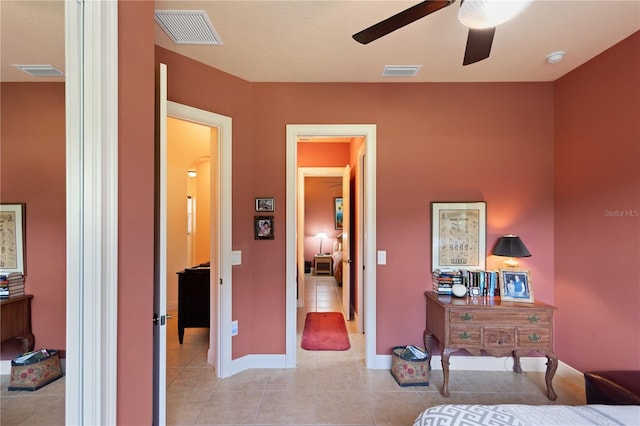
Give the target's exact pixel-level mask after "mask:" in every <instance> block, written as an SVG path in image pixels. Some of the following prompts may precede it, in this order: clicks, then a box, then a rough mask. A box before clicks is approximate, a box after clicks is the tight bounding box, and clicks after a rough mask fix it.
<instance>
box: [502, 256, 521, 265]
mask: <svg viewBox="0 0 640 426" xmlns="http://www.w3.org/2000/svg"><path fill="white" fill-rule="evenodd" d="M502 264H503V265H504V266H506V267H507V268H517V267H518V265H519V264H520V263H519V262H518V261H517V260H515V259H514V258H512V257H510V258H509V259H507V260H505V261H504V262H502Z"/></svg>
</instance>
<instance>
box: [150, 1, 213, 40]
mask: <svg viewBox="0 0 640 426" xmlns="http://www.w3.org/2000/svg"><path fill="white" fill-rule="evenodd" d="M155 19H156V22H157V23H158V25H160V27H161V28H162V29H163V30H164V32H165V33H167V35H168V36H169V37H170V38H171V40H173V42H174V43H176V44H195V45H199V46H221V45H222V40H221V39H220V36H218V33H216V30H215V28H213V24H212V23H211V21H210V20H209V17H208V16H207V13H206V12H205V11H204V10H156V12H155Z"/></svg>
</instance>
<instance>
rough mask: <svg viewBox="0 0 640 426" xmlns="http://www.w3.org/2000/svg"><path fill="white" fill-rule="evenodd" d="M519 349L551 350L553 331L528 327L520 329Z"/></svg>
mask: <svg viewBox="0 0 640 426" xmlns="http://www.w3.org/2000/svg"><path fill="white" fill-rule="evenodd" d="M518 347H521V348H528V347H530V348H551V329H548V328H527V327H523V328H519V329H518Z"/></svg>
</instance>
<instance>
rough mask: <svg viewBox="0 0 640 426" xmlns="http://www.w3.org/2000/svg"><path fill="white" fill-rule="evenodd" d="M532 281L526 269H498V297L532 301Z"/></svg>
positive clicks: (515, 300)
mask: <svg viewBox="0 0 640 426" xmlns="http://www.w3.org/2000/svg"><path fill="white" fill-rule="evenodd" d="M532 284H533V283H532V282H531V272H530V271H529V270H528V269H519V268H515V269H506V268H501V269H500V299H502V300H510V301H514V302H528V303H533V301H534V299H533V285H532Z"/></svg>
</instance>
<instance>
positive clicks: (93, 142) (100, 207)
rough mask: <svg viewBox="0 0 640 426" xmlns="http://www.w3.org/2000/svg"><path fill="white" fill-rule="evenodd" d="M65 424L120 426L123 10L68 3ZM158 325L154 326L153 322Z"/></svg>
mask: <svg viewBox="0 0 640 426" xmlns="http://www.w3.org/2000/svg"><path fill="white" fill-rule="evenodd" d="M65 70H66V76H65V116H66V150H67V154H66V180H67V187H66V195H67V204H66V223H67V226H66V227H67V235H66V237H67V238H66V241H67V244H66V250H67V265H66V270H67V285H66V294H67V298H66V304H67V309H66V333H67V340H66V351H67V359H66V361H67V362H66V372H65V376H66V386H65V423H66V424H115V423H116V420H117V418H116V417H117V395H116V390H117V382H116V380H117V374H116V372H117V370H118V369H117V356H118V347H117V341H118V339H117V331H118V3H117V2H79V1H77V2H72V1H66V2H65ZM147 320H149V321H151V318H147Z"/></svg>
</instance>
